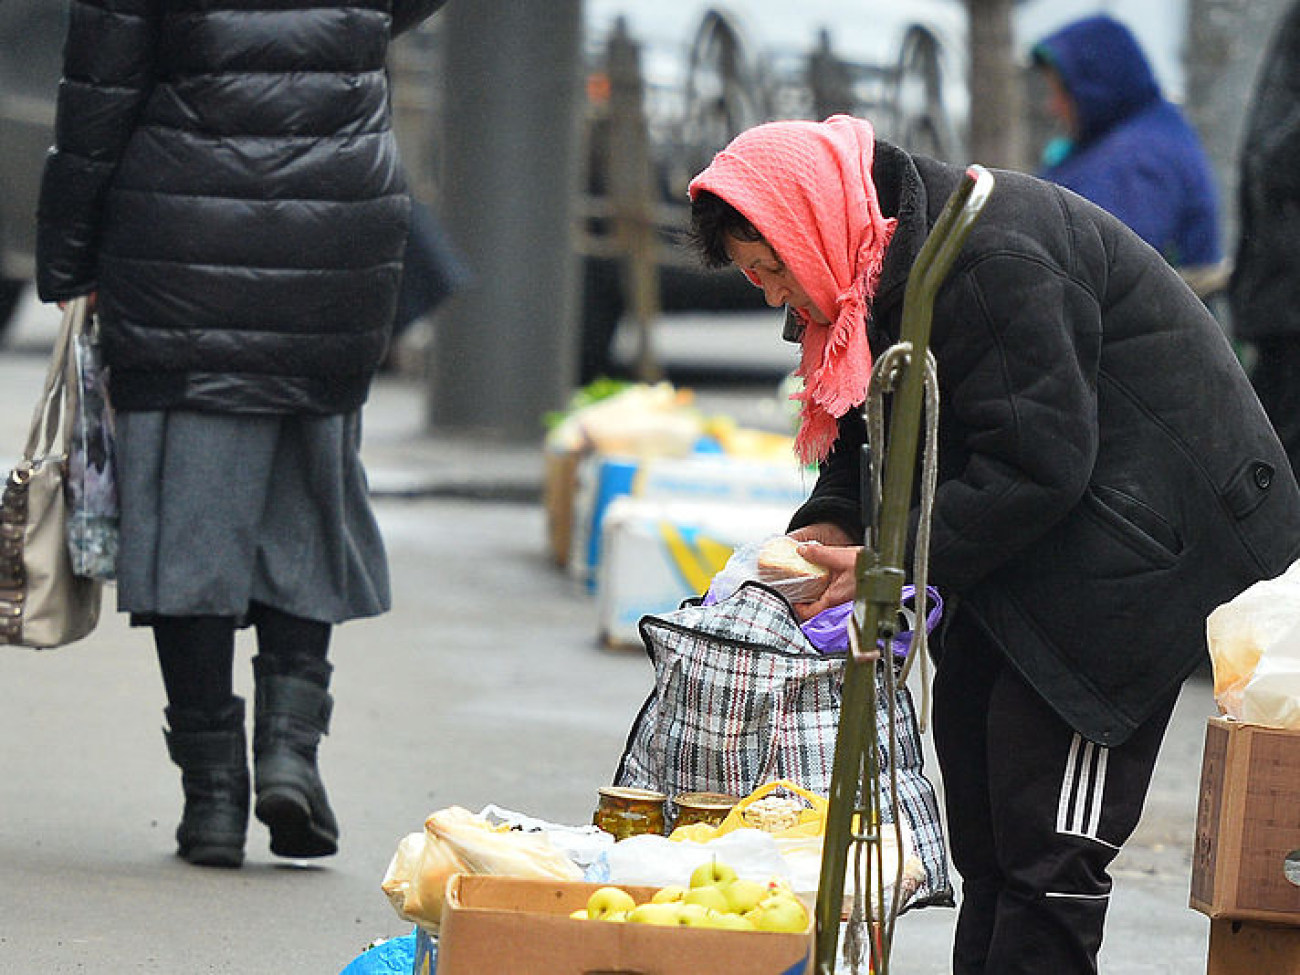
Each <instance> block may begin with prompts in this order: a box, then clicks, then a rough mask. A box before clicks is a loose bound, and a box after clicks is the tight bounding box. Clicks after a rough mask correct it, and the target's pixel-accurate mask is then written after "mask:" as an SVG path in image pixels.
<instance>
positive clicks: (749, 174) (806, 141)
mask: <svg viewBox="0 0 1300 975" xmlns="http://www.w3.org/2000/svg"><path fill="white" fill-rule="evenodd" d="M875 145H876V139H875V132H874V131H873V130H872V128H871V123H870V122H868V121H866V120H865V119H858V118H851V117H850V116H847V115H834V116H832V117H830V118H828V119H827V120H826V121H825V122H804V121H793V122H769V123H767V124H766V125H759V126H756V127H755V128H752V129H749V130H748V131H745V132H742V133H741V134H740V135H738V136H736V138H735V139H733V140H732V142H731V144H730V145H728V146H727V148H725V149H723V150H722V151H721V152H719V153H718V154H717V155H716V156H714V157H713V162H712V163H710V164H709V166H708V168H707V169H705V170H704V171H703V172H702V173H700V174H699V175H698V176H696V177H695V179H693V180H691V184H690V187H689V189H688V192H689V193H690V196H691V199H695V197H696V195H697V194H698V193H699V192H700V190H708V191H709V192H710V193H713V194H715V195H716V196H719V197H721V198H722V199H724V200H726V201H727V202H728V203H730V204H731V205H732V206H733V207H735V208H736V209H737V210H739V211H740V212H741V213H742V214H744V216H745V218H746V219H747V220H749V222H750V223H752V224H753V225H754V229H756V230H757V231H758V232H759V233H760V234H762V235H763V238H764V239H765V240H766V241H767V242H768V243H769V244H770V245H771V246H772V248H773V250H775V251H776V253H777V255H778V256H779V257H780V259H781V260H782V261H783V262H784V263H785V265H786V266H787V267H788V268H789V269H790V271H791V273H792V274H793V275H794V277H795V280H797V281H798V282H799V284H800V286H801V287H803V289H804V290H805V291H807V292H808V297H809V298H810V299H812V301H813V304H815V305H816V306H817V308H818V309H820V310H821V311H822V312H824V313H825V315H826V317H827V318H829V319H830V320H831V324H830V325H818V324H816V323H814V322H812V321H809V320H808V319H807V316H806V315H804V314H802V313H799V315H800V318H802V319H803V320H804V334H803V355H802V358H801V360H800V363H799V368H798V370H797V372H796V374H797V375H799V376H801V377H802V378H803V380H804V388H803V391H802V392H800V393H796V394H795V395H794V396H793V397H792V398H793V399H797V400H801V401H802V402H803V407H802V410H801V411H800V424H799V433H798V435H797V436H796V437H795V450H796V451H797V452H798V454H799V456H800V457H801V458H802V459H803V460H804V461H805V462H808V463H811V462H813V461H816V460H822V459H823V458H825V457H826V455H827V454H828V453H829V452H830V449H831V446H832V445H833V444H834V442H835V437H836V432H837V429H836V423H835V421H836V420H837V419H838V418H839V417H841V416H843V415H844V414H845V413H847V412H848V411H849V410H850V409H852V408H853V407H854V406H857V405H858V404H860V403H862V402H863V401H864V400H865V399H866V396H867V383H868V382H869V381H870V379H871V349H870V348H869V347H868V345H867V329H866V314H867V309H868V306H869V304H870V302H871V299H872V297H873V296H874V295H875V293H876V284H877V282H878V281H879V279H880V268H881V265H882V264H883V263H884V258H885V248H886V247H887V246H888V245H889V240H890V237H892V236H893V233H894V227H895V225H896V224H897V223H898V221H896V220H894V219H888V220H887V219H885V216H884V214H882V213H881V211H880V201H879V200H878V199H877V197H876V186H875V183H874V182H873V181H872V179H871V163H872V159H873V158H874V156H875Z"/></svg>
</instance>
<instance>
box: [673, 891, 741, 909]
mask: <svg viewBox="0 0 1300 975" xmlns="http://www.w3.org/2000/svg"><path fill="white" fill-rule="evenodd" d="M682 901H683V902H684V903H687V904H697V905H699V906H700V907H707V908H709V909H710V910H714V911H727V910H730V907H729V905H728V904H727V895H726V888H723V887H692V888H691V889H690V890H688V891H687V892H686V896H685V897H683V898H682Z"/></svg>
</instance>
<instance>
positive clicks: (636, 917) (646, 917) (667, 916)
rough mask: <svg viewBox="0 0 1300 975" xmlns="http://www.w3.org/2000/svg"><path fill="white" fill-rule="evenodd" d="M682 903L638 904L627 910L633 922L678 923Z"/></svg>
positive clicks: (628, 916) (628, 917) (629, 918)
mask: <svg viewBox="0 0 1300 975" xmlns="http://www.w3.org/2000/svg"><path fill="white" fill-rule="evenodd" d="M680 910H681V905H680V904H653V903H649V904H638V905H637V906H636V907H634V908H632V910H630V911H628V912H627V919H628V920H629V921H631V922H632V923H633V924H676V923H677V915H678V912H679V911H680Z"/></svg>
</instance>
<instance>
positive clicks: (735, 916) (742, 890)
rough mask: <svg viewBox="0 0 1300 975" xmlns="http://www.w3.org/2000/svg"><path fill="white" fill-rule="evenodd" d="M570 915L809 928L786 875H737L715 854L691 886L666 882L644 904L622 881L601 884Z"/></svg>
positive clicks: (728, 927)
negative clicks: (762, 880) (761, 879)
mask: <svg viewBox="0 0 1300 975" xmlns="http://www.w3.org/2000/svg"><path fill="white" fill-rule="evenodd" d="M570 917H573V918H576V919H578V920H592V921H616V922H620V921H621V922H627V923H630V924H659V925H680V926H682V927H698V928H721V929H726V930H730V931H780V932H795V933H798V932H802V931H806V930H807V929H808V909H807V908H806V907H805V906H804V904H803V901H801V900H800V899H799V898H798V897H797V896H796V895H795V893H794V891H793V890H791V889H790V887H789V886H788V885H787V884H786V883H785V882H784V881H782V880H780V879H779V878H773V879H772V880H769V881H768V882H767V883H766V884H763V883H759V882H758V881H756V880H748V879H745V878H741V877H737V876H736V871H735V870H733V869H732V868H731V867H730V866H728V865H727V864H725V863H723V862H721V861H720V860H718V859H716V858H714V859H712V860H709V861H707V862H705V863H702V864H700V865H699V866H698V867H696V869H695V870H694V871H693V872H692V873H691V878H690V886H689V887H682V886H680V885H676V884H673V885H669V886H666V887H661V888H659V890H658V891H656V892H655V894H654V895H653V896H652V897H651V898H650V900H648V901H646V902H644V903H641V904H638V903H637V902H636V900H635V899H634V898H633V896H632V895H631V894H630V893H628V892H627V891H626V890H624V889H623V888H622V887H615V886H606V887H601V888H599V889H597V890H595V891H593V892H592V894H591V896H590V897H589V898H588V899H587V906H586V908H585V909H580V910H577V911H574V912H573V914H571V915H570Z"/></svg>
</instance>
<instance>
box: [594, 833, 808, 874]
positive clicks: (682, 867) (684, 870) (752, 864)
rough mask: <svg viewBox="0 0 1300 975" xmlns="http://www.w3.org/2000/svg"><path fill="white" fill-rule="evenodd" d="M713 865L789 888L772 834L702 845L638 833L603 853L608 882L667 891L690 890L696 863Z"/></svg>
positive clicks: (721, 838) (741, 835)
mask: <svg viewBox="0 0 1300 975" xmlns="http://www.w3.org/2000/svg"><path fill="white" fill-rule="evenodd" d="M715 858H716V859H718V860H720V861H722V862H723V863H725V864H727V865H728V866H729V867H731V868H732V869H733V870H735V871H736V876H738V877H744V878H746V879H748V880H757V881H759V882H760V883H766V882H767V881H768V880H770V879H771V878H772V877H780V878H781V879H782V880H785V881H786V882H789V880H790V870H789V867H788V866H787V865H786V862H785V860H784V859H783V858H782V857H781V853H780V851H779V850H778V849H777V846H776V840H775V839H773V837H772V834H771V833H764V832H763V831H762V830H759V829H738V830H735V831H734V832H731V833H728V834H727V835H725V836H719V837H718V838H717V839H715V840H710V841H709V842H707V843H693V842H691V841H689V840H670V839H669V838H668V837H666V836H658V835H655V834H653V833H642V834H641V835H638V836H629V837H628V838H627V839H625V840H620V841H619V842H617V843H615V844H614V845H613V846H611V847H610V848H609V849H608V850H606V851H605V854H604V860H605V862H606V864H607V866H608V868H609V874H608V878H607V881H606V882H608V883H612V884H634V885H642V886H646V887H667V886H669V885H670V884H680V885H681V886H683V887H685V886H688V885H689V884H690V881H691V872H692V871H693V870H695V868H696V867H698V866H699V865H700V864H701V863H708V862H709V861H710V860H712V859H715Z"/></svg>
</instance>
